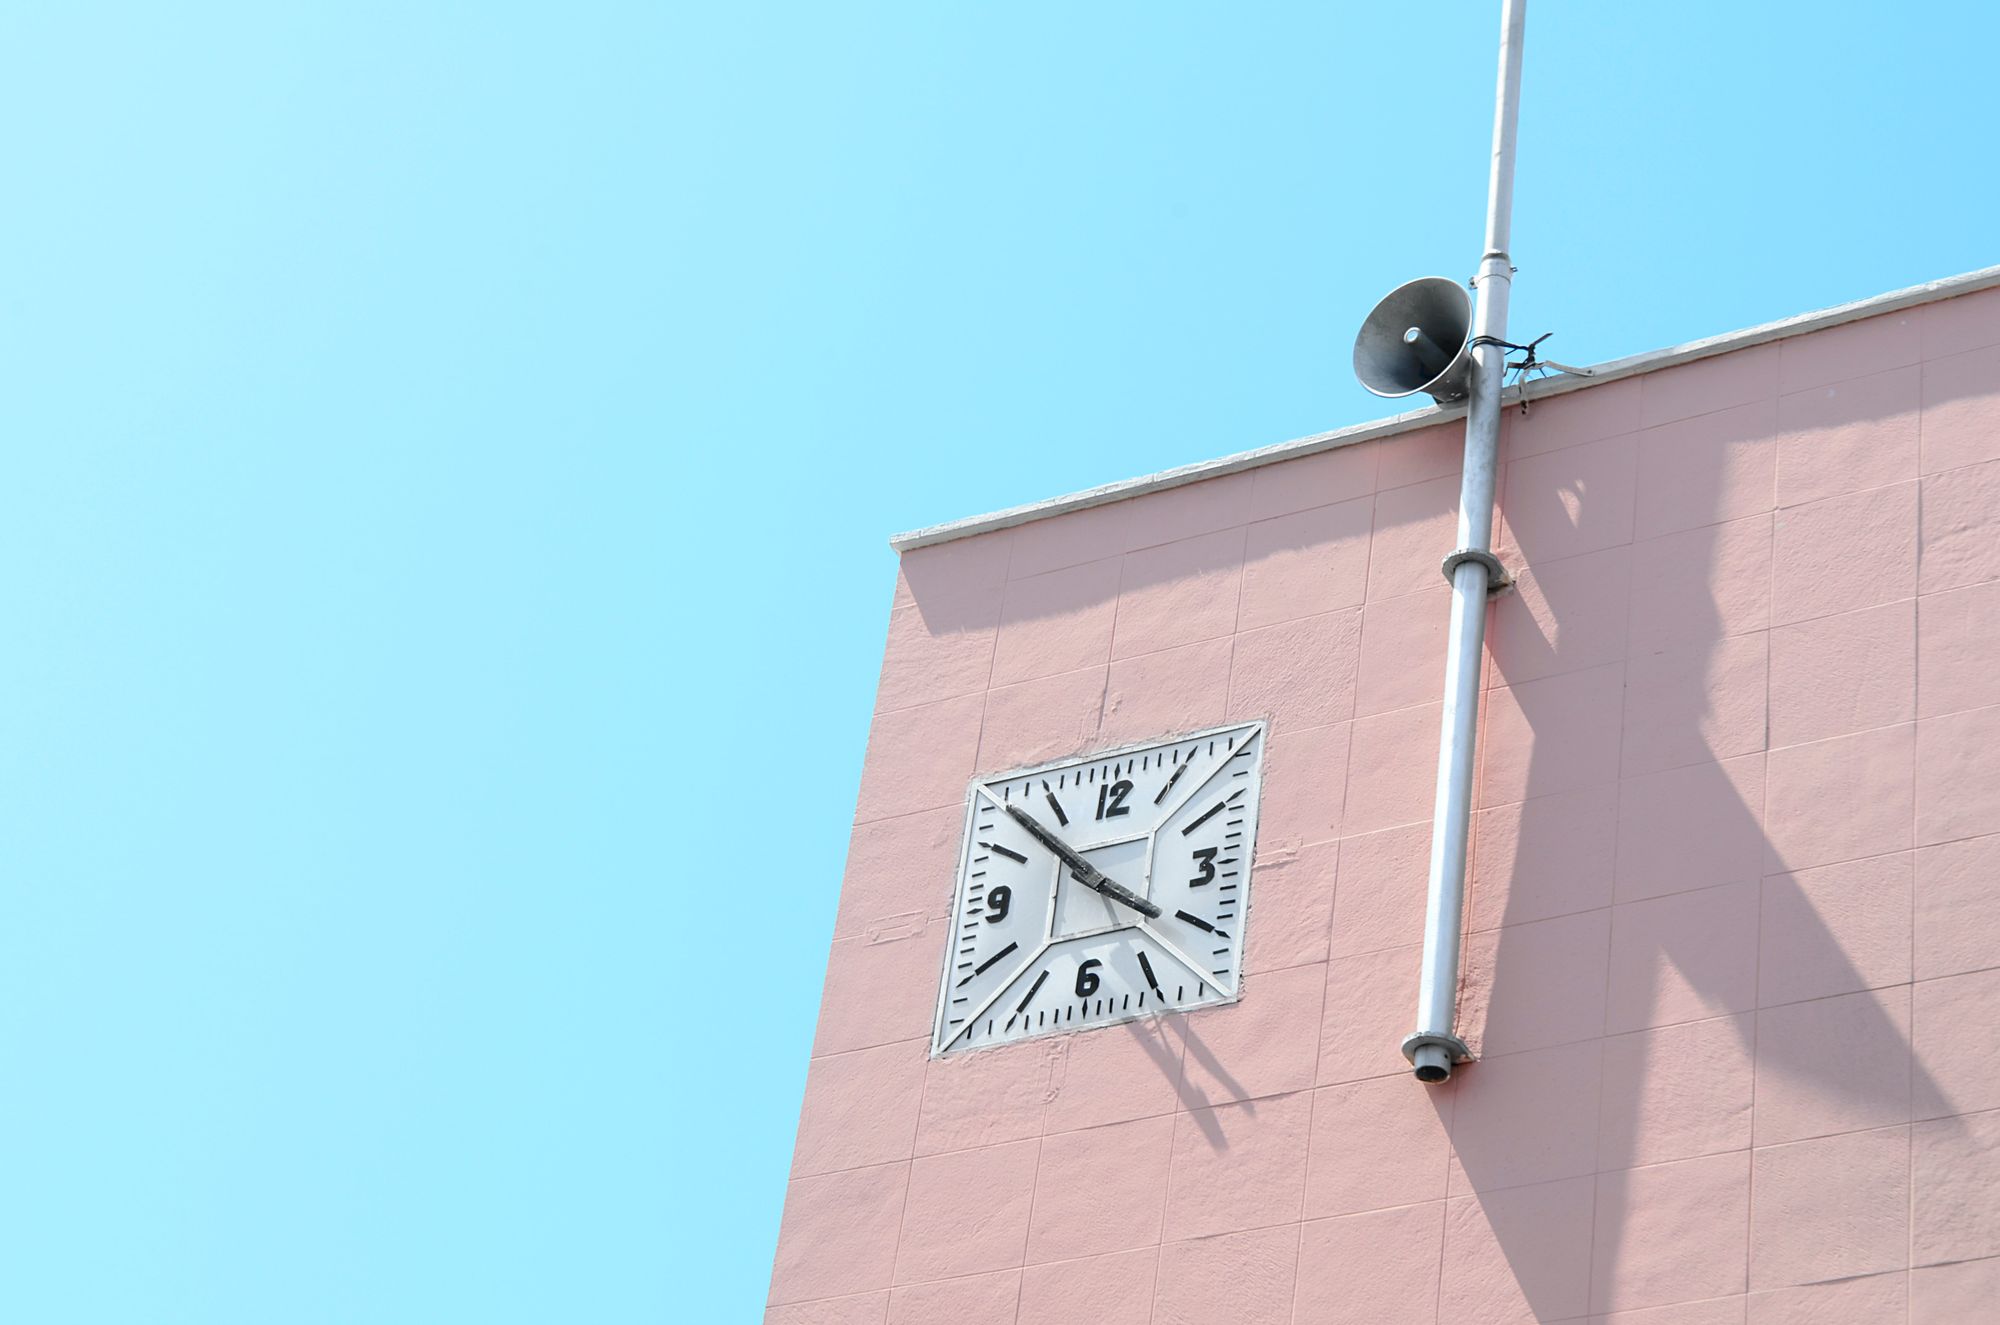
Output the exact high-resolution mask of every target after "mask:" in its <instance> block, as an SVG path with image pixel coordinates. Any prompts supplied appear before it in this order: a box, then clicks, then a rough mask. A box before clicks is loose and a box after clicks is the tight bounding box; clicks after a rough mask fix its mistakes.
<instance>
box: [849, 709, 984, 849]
mask: <svg viewBox="0 0 2000 1325" xmlns="http://www.w3.org/2000/svg"><path fill="white" fill-rule="evenodd" d="M985 705H986V697H985V696H984V695H983V694H979V695H964V696H961V697H960V698H958V699H946V700H941V701H939V702H938V703H935V704H919V705H916V706H915V707H913V708H906V709H897V710H896V711H895V712H893V713H877V714H876V715H875V721H874V723H873V724H872V725H871V726H870V728H869V732H868V757H867V759H866V760H865V761H864V762H863V764H862V765H861V792H860V795H859V797H858V798H857V801H856V804H855V810H854V817H855V819H856V820H857V821H858V822H862V823H866V822H867V821H869V820H871V819H886V818H888V817H890V816H891V815H896V814H912V813H915V812H916V811H918V810H934V809H937V808H938V807H939V806H943V805H961V804H963V803H964V800H965V784H966V782H967V780H969V779H970V778H971V777H972V768H973V763H974V759H975V756H976V755H977V752H978V750H979V722H980V714H981V712H982V711H983V710H984V708H985Z"/></svg>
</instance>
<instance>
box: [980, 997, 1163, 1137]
mask: <svg viewBox="0 0 2000 1325" xmlns="http://www.w3.org/2000/svg"><path fill="white" fill-rule="evenodd" d="M1062 1043H1063V1045H1064V1046H1065V1048H1064V1054H1063V1061H1062V1064H1061V1070H1060V1071H1059V1072H1057V1073H1055V1074H1054V1075H1053V1076H1052V1078H1051V1080H1052V1083H1053V1084H1052V1085H1051V1087H1050V1094H1051V1098H1050V1100H1049V1107H1048V1112H1047V1117H1046V1123H1045V1126H1046V1127H1047V1129H1048V1130H1049V1131H1051V1132H1061V1131H1070V1130H1073V1129H1077V1128H1084V1127H1101V1126H1104V1125H1105V1124H1107V1123H1117V1122H1124V1121H1126V1120H1127V1119H1131V1118H1151V1117H1154V1116H1156V1115H1158V1114H1163V1113H1172V1112H1173V1111H1174V1108H1175V1103H1176V1100H1177V1099H1178V1097H1179V1090H1180V1082H1181V1031H1180V1018H1178V1017H1156V1018H1151V1019H1148V1020H1145V1021H1129V1022H1126V1023H1125V1024H1124V1025H1122V1026H1111V1027H1106V1028H1104V1029H1102V1030H1099V1031H1096V1032H1093V1033H1092V1034H1089V1035H1071V1036H1066V1037H1064V1039H1063V1040H1062ZM985 1052H986V1051H982V1052H981V1053H979V1054H972V1055H968V1056H969V1057H974V1058H978V1057H983V1056H984V1054H985Z"/></svg>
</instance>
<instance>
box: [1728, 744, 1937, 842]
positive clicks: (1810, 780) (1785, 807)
mask: <svg viewBox="0 0 2000 1325" xmlns="http://www.w3.org/2000/svg"><path fill="white" fill-rule="evenodd" d="M1916 748H1917V742H1916V729H1915V727H1914V726H1912V725H1910V724H1907V723H1906V724H1904V725H1902V726H1899V727H1881V728H1877V729H1876V730H1874V731H1869V732H1858V733H1856V734H1855V735H1853V736H1836V737H1834V738H1833V739H1832V740H1827V741H1814V742H1812V743H1811V744H1809V745H1794V746H1789V747H1787V748H1785V749H1783V750H1773V751H1771V753H1770V754H1768V755H1766V756H1765V759H1764V778H1765V793H1764V831H1765V835H1766V838H1767V845H1766V850H1765V864H1766V869H1767V872H1769V873H1773V874H1776V873H1780V872H1782V871H1785V870H1801V869H1809V868H1811V867H1812V866H1814V865H1830V864H1833V863H1834V862H1836V861H1842V860H1855V859H1858V858H1859V857H1862V856H1879V855H1883V854H1885V853H1887V852H1891V851H1904V850H1907V849H1908V848H1909V847H1910V846H1911V840H1910V824H1911V820H1912V816H1913V815H1914V813H1915V804H1914V797H1913V795H1912V788H1911V785H1910V768H1911V764H1912V761H1913V760H1914V759H1915V758H1916Z"/></svg>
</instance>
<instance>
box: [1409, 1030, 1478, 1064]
mask: <svg viewBox="0 0 2000 1325" xmlns="http://www.w3.org/2000/svg"><path fill="white" fill-rule="evenodd" d="M1428 1045H1436V1046H1437V1047H1438V1048H1440V1049H1442V1050H1444V1051H1445V1052H1446V1053H1448V1054H1450V1055H1451V1061H1452V1062H1454V1063H1470V1062H1472V1061H1473V1058H1472V1050H1470V1049H1468V1048H1466V1047H1465V1041H1464V1040H1461V1039H1459V1038H1458V1037H1457V1036H1456V1035H1445V1034H1443V1033H1441V1032H1438V1031H1417V1032H1415V1033H1414V1034H1411V1035H1406V1036H1404V1037H1403V1057H1405V1058H1407V1059H1409V1060H1410V1061H1411V1062H1412V1063H1414V1062H1416V1061H1417V1050H1419V1049H1422V1048H1424V1047H1426V1046H1428Z"/></svg>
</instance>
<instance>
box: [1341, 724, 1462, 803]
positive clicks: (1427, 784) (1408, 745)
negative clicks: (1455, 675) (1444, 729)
mask: <svg viewBox="0 0 2000 1325" xmlns="http://www.w3.org/2000/svg"><path fill="white" fill-rule="evenodd" d="M1440 707H1441V706H1440V705H1437V704H1422V705H1419V706H1417V707H1415V708H1406V709H1397V710H1395V711H1394V712H1392V713H1377V714H1372V715H1370V716H1369V717H1365V718H1360V719H1357V720H1356V721H1355V723H1354V724H1353V727H1354V749H1353V754H1352V756H1351V757H1350V759H1349V762H1348V765H1347V812H1346V817H1345V820H1344V823H1345V825H1346V829H1347V831H1348V832H1349V833H1350V834H1360V833H1372V832H1376V831H1377V830H1379V829H1383V828H1393V827H1396V826H1397V825H1399V824H1409V823H1417V822H1420V821H1421V822H1423V823H1429V822H1430V819H1431V811H1432V808H1433V802H1432V798H1433V796H1434V795H1435V794H1436V791H1437V765H1436V762H1435V761H1434V760H1431V759H1412V758H1411V757H1410V752H1411V751H1413V750H1422V749H1424V748H1425V747H1429V748H1431V749H1433V750H1435V749H1436V748H1437V743H1438V730H1439V726H1438V724H1439V722H1440V716H1439V714H1440Z"/></svg>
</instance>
